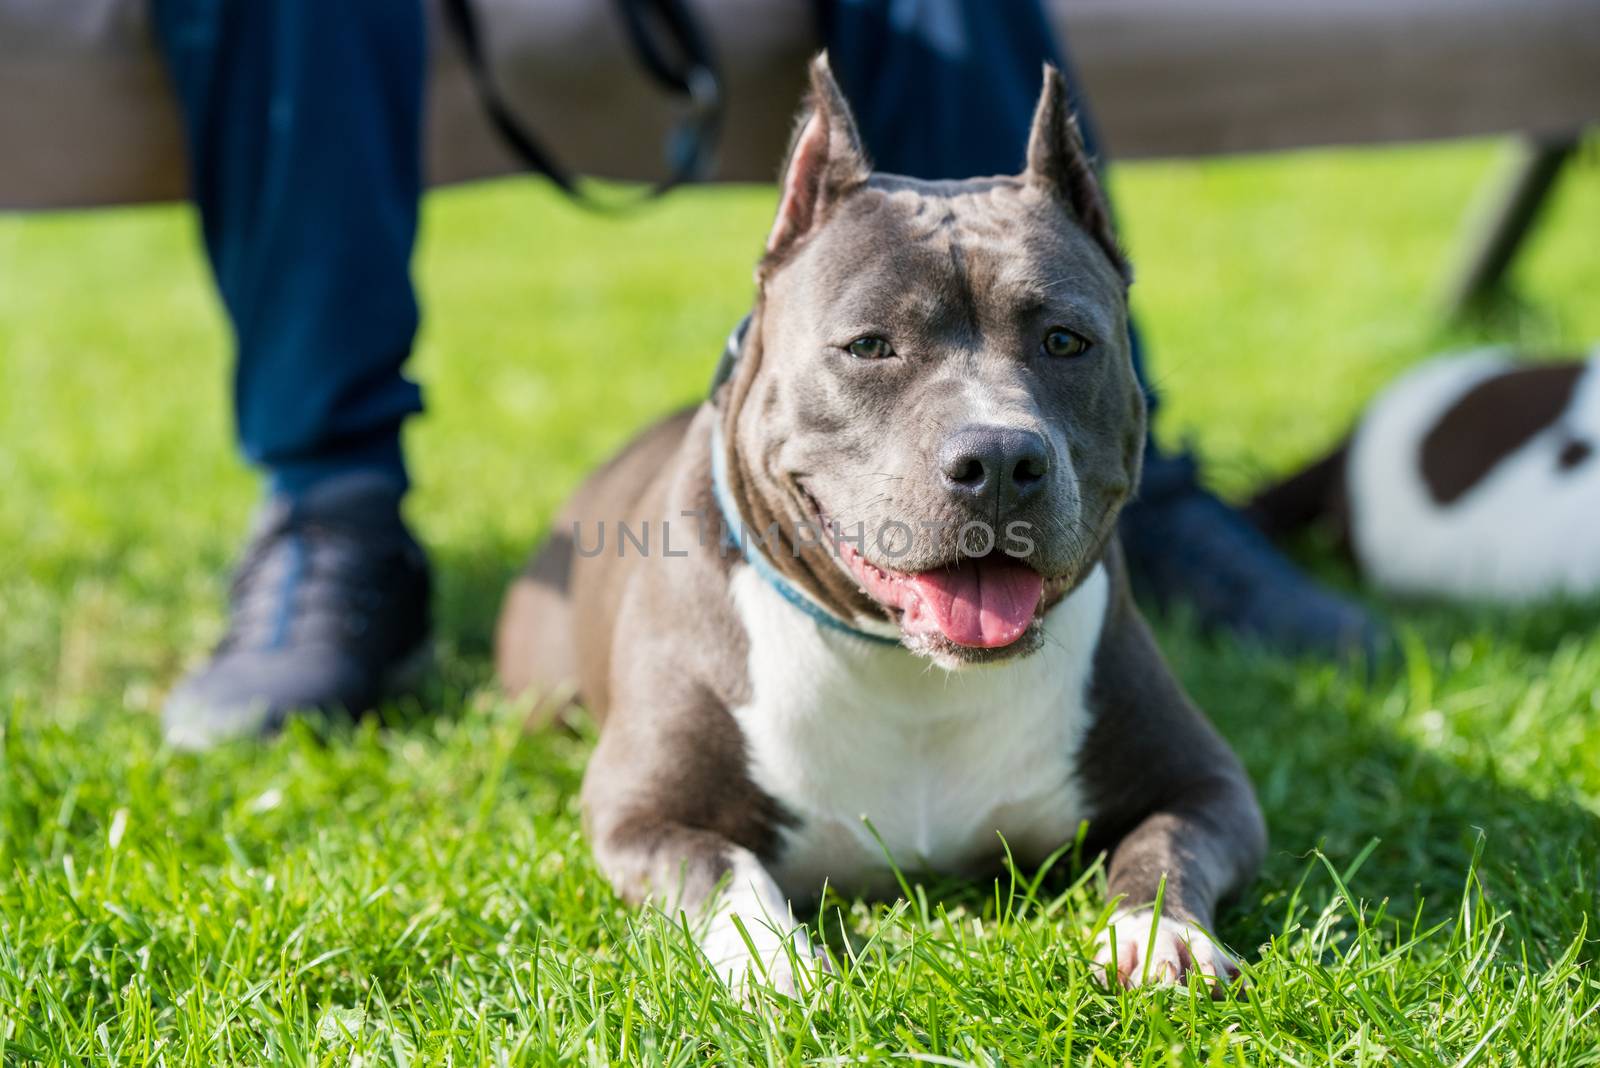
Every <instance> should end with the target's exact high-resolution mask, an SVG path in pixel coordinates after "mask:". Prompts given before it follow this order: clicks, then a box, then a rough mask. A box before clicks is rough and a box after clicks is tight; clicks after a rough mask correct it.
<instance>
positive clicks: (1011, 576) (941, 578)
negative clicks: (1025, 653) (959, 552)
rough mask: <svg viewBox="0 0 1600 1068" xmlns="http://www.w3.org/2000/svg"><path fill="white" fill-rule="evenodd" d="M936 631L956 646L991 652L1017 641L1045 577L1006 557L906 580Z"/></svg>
mask: <svg viewBox="0 0 1600 1068" xmlns="http://www.w3.org/2000/svg"><path fill="white" fill-rule="evenodd" d="M907 577H908V578H909V579H910V582H911V585H912V586H913V587H915V588H916V590H917V592H918V593H920V594H921V595H922V600H923V604H924V605H926V607H927V610H928V612H929V614H930V615H931V616H932V617H933V622H934V624H935V625H936V626H937V627H938V628H939V632H940V633H941V634H943V635H944V636H945V637H946V638H949V639H950V640H951V641H953V642H955V643H956V644H957V645H967V646H973V647H975V648H979V649H994V648H998V647H999V646H1002V645H1010V644H1011V643H1012V642H1014V641H1016V640H1017V639H1018V638H1020V637H1022V632H1023V631H1025V630H1027V629H1028V624H1029V623H1031V622H1032V621H1033V614H1034V612H1035V611H1036V610H1037V609H1038V607H1039V598H1040V596H1042V595H1043V593H1044V579H1043V578H1042V577H1041V576H1040V574H1039V573H1038V572H1037V571H1035V570H1033V568H1031V567H1028V566H1027V565H1025V564H1023V563H1021V562H1020V561H1017V560H1013V559H1012V558H1010V557H1009V556H998V557H994V556H991V557H985V558H984V559H981V560H963V561H961V564H960V566H958V567H947V568H941V569H939V570H938V571H923V572H921V573H920V574H915V575H909V576H907Z"/></svg>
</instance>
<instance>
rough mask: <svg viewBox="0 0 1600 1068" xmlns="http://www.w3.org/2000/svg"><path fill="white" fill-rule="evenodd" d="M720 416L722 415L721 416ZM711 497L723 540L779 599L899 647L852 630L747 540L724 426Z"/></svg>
mask: <svg viewBox="0 0 1600 1068" xmlns="http://www.w3.org/2000/svg"><path fill="white" fill-rule="evenodd" d="M719 414H720V413H719ZM711 493H712V496H713V497H715V498H716V502H717V511H718V512H720V513H721V514H722V534H723V540H724V542H725V543H726V544H727V545H728V547H729V548H736V549H738V550H739V554H740V555H741V556H743V557H744V562H745V563H747V564H749V565H750V566H751V567H752V568H753V569H754V570H755V573H756V574H757V575H760V576H761V578H762V580H763V581H764V582H766V584H767V585H768V586H771V587H772V588H773V589H774V590H777V591H778V596H780V597H782V598H783V599H784V600H785V601H788V602H789V603H790V604H792V605H794V606H795V607H796V608H798V609H800V611H802V612H804V613H805V614H806V615H808V616H810V617H811V618H812V619H814V620H816V621H817V622H818V623H820V624H822V625H823V626H824V627H831V628H832V629H834V630H836V631H839V632H840V633H843V634H848V635H850V636H851V637H852V638H860V639H861V640H863V641H869V642H876V643H878V644H879V645H899V644H900V640H899V639H898V638H891V637H889V636H888V635H885V634H873V633H872V632H871V631H865V630H859V629H857V628H856V627H852V626H851V625H850V624H848V623H846V622H845V621H844V620H842V619H840V618H839V617H838V616H836V615H834V614H833V613H832V612H830V611H828V610H827V609H826V608H824V607H822V606H821V605H820V604H818V603H817V602H816V601H814V600H812V599H811V598H810V597H809V596H808V595H807V594H805V593H804V592H802V591H801V590H800V589H798V588H796V587H795V585H794V584H793V583H791V582H790V581H789V580H788V579H786V578H784V577H783V576H782V575H780V574H779V573H778V569H777V568H776V567H774V566H772V561H771V560H768V559H767V558H766V556H765V555H764V554H763V553H762V552H761V550H760V549H759V548H758V547H757V546H755V545H753V544H752V543H751V540H750V538H748V537H746V536H745V535H746V531H745V525H744V519H743V518H742V517H741V516H740V515H739V509H738V508H737V507H736V506H735V505H734V503H733V497H732V496H731V495H730V494H729V493H728V471H727V460H726V459H725V450H724V449H723V447H722V426H721V424H720V423H713V424H712V425H711Z"/></svg>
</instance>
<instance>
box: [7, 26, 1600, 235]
mask: <svg viewBox="0 0 1600 1068" xmlns="http://www.w3.org/2000/svg"><path fill="white" fill-rule="evenodd" d="M1006 2H1008V0H996V4H997V6H999V5H1001V4H1004V3H1006ZM476 3H477V10H478V11H479V15H480V19H481V21H482V23H483V25H484V29H485V31H486V34H487V37H488V40H489V47H490V52H491V64H492V68H493V70H494V74H495V78H496V80H497V82H498V84H499V85H500V86H501V88H502V90H503V92H504V94H505V95H506V97H507V98H508V99H509V101H510V102H511V104H512V105H513V106H514V107H515V108H516V109H517V111H518V113H519V115H520V117H521V118H522V119H523V121H524V122H525V123H526V124H527V125H528V126H529V127H530V128H531V129H533V130H535V131H537V132H538V134H539V136H540V137H541V138H542V139H543V140H544V141H545V143H547V144H548V145H549V147H550V148H551V149H552V150H553V151H554V152H555V154H556V155H557V156H558V157H559V158H560V159H561V160H563V161H564V162H565V163H566V164H567V165H568V166H569V167H571V168H573V169H575V170H577V171H581V172H583V173H587V174H592V175H599V176H604V177H611V178H620V179H632V180H650V179H654V178H657V177H659V176H660V174H661V172H662V171H663V170H664V169H665V167H664V164H663V161H662V145H663V141H664V138H665V136H666V134H667V131H668V130H669V129H670V127H671V124H672V121H673V118H674V112H673V107H672V101H671V100H669V99H668V98H667V97H665V96H663V95H662V93H661V92H660V91H659V89H658V88H657V87H656V86H655V85H654V84H653V83H652V82H650V81H649V79H648V78H647V77H646V75H645V74H644V73H643V71H642V70H641V69H640V68H639V66H638V64H637V62H636V61H635V59H634V56H633V54H632V51H631V48H630V46H629V44H628V41H627V39H626V37H625V35H624V31H623V28H622V27H621V25H620V23H619V21H618V19H617V17H616V13H615V10H614V7H613V5H612V4H611V3H609V2H608V0H476ZM430 4H431V5H433V6H432V8H431V10H430V17H431V18H432V20H433V28H434V30H435V31H440V30H442V26H441V25H440V22H439V10H438V8H437V0H430ZM694 6H695V9H696V11H697V12H699V13H700V15H701V18H702V21H703V22H704V23H705V24H706V26H707V27H708V29H709V30H710V31H711V35H712V37H713V39H714V42H715V47H716V50H717V52H718V55H719V57H720V59H721V63H722V66H723V72H724V77H725V81H726V84H727V98H728V109H727V121H726V125H725V130H724V135H723V138H722V142H721V150H720V154H719V163H718V167H717V170H716V173H715V175H714V177H715V178H716V179H718V180H723V181H769V180H771V178H772V176H773V175H774V173H775V171H776V168H777V164H778V157H779V155H780V153H781V151H782V149H783V145H784V142H785V138H786V137H787V134H788V129H789V122H790V118H791V114H792V111H793V108H794V106H795V101H796V99H797V96H798V93H799V89H800V84H801V77H802V71H803V67H804V63H805V61H806V59H807V57H808V56H809V55H810V54H811V53H812V52H813V51H814V50H815V49H816V48H817V47H818V40H817V37H816V22H815V13H814V10H813V7H812V3H811V0H694ZM1049 7H1050V12H1051V15H1052V18H1053V19H1054V21H1055V22H1056V24H1057V25H1058V26H1059V27H1060V28H1061V29H1062V30H1063V31H1065V34H1066V39H1067V40H1068V41H1069V42H1070V44H1071V48H1072V54H1073V58H1074V61H1075V63H1076V66H1077V68H1078V71H1079V74H1080V76H1081V77H1082V79H1083V82H1084V83H1085V86H1086V89H1087V92H1088V94H1089V96H1090V99H1091V100H1092V101H1093V106H1094V108H1095V111H1096V117H1097V119H1098V122H1099V125H1100V128H1101V132H1102V135H1103V137H1104V139H1105V141H1106V143H1107V147H1108V150H1109V152H1110V154H1111V155H1112V156H1113V157H1115V158H1118V159H1137V158H1144V157H1152V156H1196V155H1208V154H1215V153H1233V152H1260V151H1270V150H1276V149H1287V148H1297V147H1303V146H1310V145H1336V144H1369V143H1375V142H1395V141H1416V140H1424V139H1432V138H1450V137H1469V136H1483V135H1491V134H1497V135H1503V134H1517V135H1523V136H1528V137H1531V138H1533V139H1534V140H1535V141H1536V142H1537V143H1540V144H1548V145H1551V146H1554V147H1553V148H1550V149H1548V150H1546V151H1541V152H1536V153H1534V154H1532V156H1531V157H1530V162H1529V164H1528V166H1527V167H1525V168H1524V170H1523V172H1522V174H1521V178H1520V181H1521V185H1520V187H1518V188H1519V189H1520V194H1521V195H1520V197H1519V198H1518V199H1517V200H1516V201H1515V202H1511V203H1510V205H1509V206H1510V207H1511V208H1514V209H1517V210H1515V211H1512V212H1510V213H1502V219H1501V222H1502V224H1507V223H1515V222H1516V221H1517V217H1518V216H1519V215H1531V210H1530V209H1529V205H1530V204H1531V205H1533V206H1534V207H1536V206H1537V203H1538V200H1539V197H1540V196H1541V195H1542V190H1543V189H1544V188H1548V184H1549V181H1550V180H1551V179H1552V178H1553V174H1554V170H1555V167H1554V166H1552V165H1551V164H1552V161H1553V160H1554V161H1559V159H1560V158H1562V157H1561V152H1562V150H1563V147H1564V146H1568V145H1570V144H1571V140H1572V137H1573V135H1574V132H1575V131H1577V130H1579V129H1581V128H1582V127H1583V126H1585V125H1586V124H1589V123H1592V122H1594V121H1595V120H1596V119H1597V118H1600V0H1211V2H1207V3H1199V2H1194V0H1049ZM0 153H3V155H0V159H3V160H4V162H3V164H0V210H6V209H10V210H37V209H49V208H69V207H82V206H90V205H99V204H115V203H129V202H139V201H153V200H170V199H174V198H178V197H181V196H182V195H183V191H184V179H183V146H182V142H181V139H180V136H179V131H178V124H177V120H176V116H175V114H174V105H173V100H172V96H171V93H170V91H169V89H168V87H167V84H166V79H165V76H164V72H163V70H162V67H161V64H160V62H159V57H158V56H157V54H156V51H155V48H154V45H153V42H152V41H151V38H150V34H149V30H148V26H147V24H146V9H145V5H144V3H143V0H0ZM427 154H428V168H427V173H428V178H429V181H430V182H431V183H434V184H439V183H449V182H460V181H466V180H470V179H475V178H484V177H489V176H493V175H498V174H505V173H509V172H511V171H514V170H517V169H518V167H517V164H516V162H515V161H514V160H513V159H512V158H511V157H510V156H509V155H508V153H507V152H506V150H505V148H504V147H503V146H502V145H501V143H500V142H499V141H498V140H497V139H496V137H495V135H494V133H493V132H492V130H491V129H490V128H489V126H488V124H487V122H486V120H485V118H484V115H483V112H482V110H481V108H480V106H479V103H478V101H477V99H476V98H475V97H474V96H473V93H472V90H471V86H470V84H469V83H468V80H467V77H466V72H465V69H464V67H463V65H462V63H461V58H460V52H459V49H458V48H457V47H456V42H455V41H454V40H453V39H452V38H451V37H450V36H449V35H448V34H446V33H443V32H434V33H432V34H431V57H430V75H429V95H428V136H427ZM1524 222H1525V220H1524ZM1504 228H1505V226H1504V225H1502V226H1501V229H1502V230H1504ZM1491 229H1492V228H1491ZM1519 233H1520V229H1517V231H1516V234H1519ZM1516 234H1513V235H1512V236H1513V238H1514V237H1515V236H1516ZM1504 236H1505V235H1504V234H1503V233H1502V234H1501V235H1500V244H1501V245H1504V243H1505V242H1504V240H1503V238H1504ZM1514 245H1515V241H1514V240H1513V241H1512V242H1511V247H1513V248H1514ZM1500 251H1501V252H1502V253H1504V252H1505V249H1504V248H1502V249H1501V250H1500Z"/></svg>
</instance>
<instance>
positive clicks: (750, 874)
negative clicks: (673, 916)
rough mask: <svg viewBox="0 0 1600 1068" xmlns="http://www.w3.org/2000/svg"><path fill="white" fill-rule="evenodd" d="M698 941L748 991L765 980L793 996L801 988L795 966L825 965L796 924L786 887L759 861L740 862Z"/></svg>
mask: <svg viewBox="0 0 1600 1068" xmlns="http://www.w3.org/2000/svg"><path fill="white" fill-rule="evenodd" d="M741 927H743V931H742V932H741V931H740V928H741ZM747 939H748V940H747ZM698 941H699V944H700V949H701V952H703V953H704V954H705V955H706V959H707V960H709V961H710V962H711V966H712V967H713V968H715V969H716V971H717V974H718V975H720V976H722V978H723V981H724V982H726V983H727V984H728V987H729V989H731V990H733V991H735V992H736V993H741V994H745V995H748V994H749V993H750V991H751V988H752V985H753V984H754V983H759V982H764V983H766V984H767V985H768V986H771V987H772V988H773V989H775V990H777V991H779V992H780V993H783V994H787V995H789V996H790V997H794V996H796V994H797V992H798V989H799V983H798V982H797V978H798V977H797V974H796V971H797V969H796V965H798V967H799V969H800V970H804V969H807V968H821V967H824V966H825V965H823V964H822V963H821V962H820V958H819V957H818V954H817V951H816V950H815V949H814V948H813V946H812V945H811V940H810V939H809V938H808V937H807V936H806V932H805V929H804V928H802V927H800V926H799V925H798V924H797V923H795V920H794V916H793V914H792V913H791V912H790V911H789V903H788V901H786V900H785V899H784V897H783V894H782V891H780V890H779V889H778V886H777V884H776V883H774V882H773V881H772V878H771V876H769V875H768V874H767V873H766V872H765V871H764V870H763V869H761V868H760V867H759V866H757V865H754V864H748V863H737V862H736V863H735V865H734V870H733V872H732V875H731V877H730V879H729V881H728V885H727V886H726V887H724V889H723V890H722V892H721V894H719V895H718V897H717V899H716V902H715V904H714V905H713V907H712V909H711V912H710V915H709V916H708V917H707V920H706V923H705V926H704V928H703V929H702V930H701V932H700V935H699V939H698Z"/></svg>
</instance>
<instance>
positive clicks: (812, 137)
mask: <svg viewBox="0 0 1600 1068" xmlns="http://www.w3.org/2000/svg"><path fill="white" fill-rule="evenodd" d="M871 171H872V165H871V164H870V163H868V162H867V154H866V152H865V150H863V149H862V147H861V135H860V134H859V133H858V132H857V131H856V120H855V119H854V118H853V117H852V116H851V114H850V105H849V104H847V103H846V102H845V99H844V93H843V92H841V91H840V89H839V83H838V82H836V81H834V80H833V72H832V71H831V70H829V69H828V54H827V53H826V52H824V53H822V54H820V55H818V56H817V58H816V59H814V60H812V62H811V92H810V93H809V94H808V99H807V101H806V108H805V110H804V111H803V112H802V113H801V117H800V121H799V124H798V128H797V130H796V132H795V135H794V141H793V143H792V144H791V145H790V147H789V159H788V162H787V163H785V164H784V167H783V198H782V199H781V200H780V201H779V202H778V217H777V218H776V219H774V220H773V223H772V232H771V233H770V234H768V235H767V258H768V259H771V258H772V257H775V256H782V255H783V254H784V253H785V252H787V251H788V250H789V249H791V248H793V247H794V245H795V244H796V243H797V242H799V241H800V240H801V239H802V238H804V237H805V236H806V235H807V234H809V233H811V231H813V230H814V229H816V227H817V226H818V225H819V224H820V223H821V222H822V219H823V217H824V216H825V215H826V214H827V212H828V209H830V208H831V207H832V206H833V205H834V204H836V203H838V201H839V199H840V198H841V197H843V196H844V195H845V194H846V193H848V192H850V190H852V189H854V188H856V187H857V186H860V185H861V184H862V183H863V182H865V181H866V180H867V175H868V174H869V173H871Z"/></svg>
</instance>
